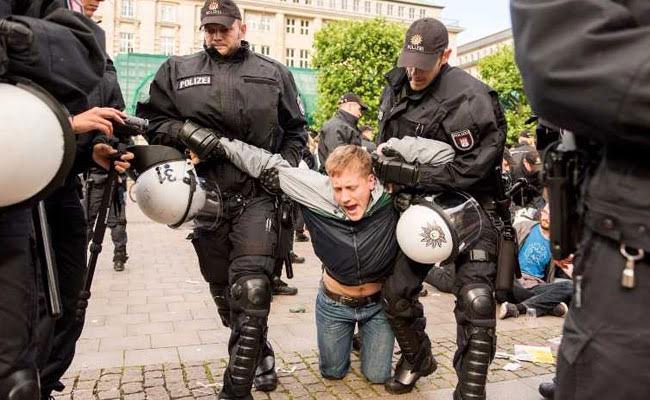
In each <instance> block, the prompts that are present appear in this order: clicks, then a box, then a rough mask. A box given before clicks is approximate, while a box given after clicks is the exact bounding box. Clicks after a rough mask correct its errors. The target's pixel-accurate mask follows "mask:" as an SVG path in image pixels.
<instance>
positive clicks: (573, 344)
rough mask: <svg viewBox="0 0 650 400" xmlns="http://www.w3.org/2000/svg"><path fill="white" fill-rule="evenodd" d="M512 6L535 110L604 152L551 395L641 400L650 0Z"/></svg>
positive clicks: (591, 192) (647, 387) (648, 372)
mask: <svg viewBox="0 0 650 400" xmlns="http://www.w3.org/2000/svg"><path fill="white" fill-rule="evenodd" d="M511 6H512V7H511V10H512V20H513V33H514V37H515V48H516V58H517V62H518V64H519V67H520V69H521V71H522V76H523V79H524V84H525V87H526V91H527V94H528V97H529V99H530V100H531V104H532V106H533V108H534V109H535V110H536V112H537V113H538V114H539V115H540V117H543V118H544V119H546V120H548V121H551V122H552V123H553V124H555V125H558V126H561V127H563V128H565V129H568V130H570V131H572V132H574V133H575V135H576V138H577V139H578V147H580V148H582V149H584V148H585V147H584V146H585V143H584V142H585V141H591V142H595V144H596V146H597V147H598V148H599V149H600V152H601V153H602V155H601V156H600V157H597V156H596V154H594V153H595V152H592V154H591V155H592V158H595V160H594V161H595V163H596V165H597V166H596V168H593V169H589V170H588V173H587V179H586V182H585V183H584V185H583V191H584V194H583V196H582V200H581V202H580V207H581V208H582V218H583V219H584V222H585V226H584V230H583V240H582V242H581V243H580V245H579V247H578V249H579V255H578V256H577V260H576V265H575V269H574V272H573V276H574V283H575V285H574V286H575V294H574V300H573V301H572V303H571V309H570V312H569V314H568V316H567V319H566V321H565V324H564V332H563V337H562V343H561V345H560V350H559V355H558V368H557V378H558V385H559V386H558V390H557V391H556V395H555V398H557V399H562V400H565V399H569V400H570V399H596V398H598V399H639V400H640V399H646V398H648V393H650V381H649V380H648V377H650V319H648V304H650V258H649V257H648V255H647V253H648V252H650V162H648V154H649V153H650V135H648V132H649V131H650V113H649V112H648V105H649V104H650V62H648V48H650V34H649V33H648V32H650V4H649V3H648V2H647V1H642V0H636V1H635V0H630V1H596V0H573V1H568V0H563V1H550V0H545V1H535V2H531V1H523V0H513V1H512V3H511ZM554 222H555V221H551V223H554ZM571 223H575V221H571ZM621 248H623V249H624V251H623V252H624V253H627V254H628V257H625V256H624V255H623V254H622V253H623V252H622V251H621ZM637 254H638V255H639V256H638V258H639V259H638V260H637V261H635V262H633V263H634V264H635V266H634V276H635V279H634V281H635V282H634V287H632V288H627V287H623V286H622V271H623V270H624V268H625V266H626V264H627V258H629V256H634V255H637Z"/></svg>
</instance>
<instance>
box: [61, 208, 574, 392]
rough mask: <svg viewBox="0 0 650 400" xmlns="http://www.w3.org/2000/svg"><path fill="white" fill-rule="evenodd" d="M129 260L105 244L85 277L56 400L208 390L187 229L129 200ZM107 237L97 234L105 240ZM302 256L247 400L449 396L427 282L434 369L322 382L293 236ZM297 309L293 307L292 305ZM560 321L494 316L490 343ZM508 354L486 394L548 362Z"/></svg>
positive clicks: (526, 335) (512, 385) (506, 345)
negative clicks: (76, 332) (392, 381)
mask: <svg viewBox="0 0 650 400" xmlns="http://www.w3.org/2000/svg"><path fill="white" fill-rule="evenodd" d="M127 210H128V216H129V225H128V226H127V230H128V234H129V246H128V252H129V256H130V259H129V261H128V263H127V265H126V270H125V271H124V272H115V271H113V270H112V268H111V264H110V262H111V258H112V257H111V256H112V255H111V254H110V252H111V251H112V247H111V245H110V244H109V243H105V246H104V252H103V253H102V255H101V257H100V262H99V265H98V270H97V273H96V275H95V281H94V283H93V289H92V292H93V294H92V298H91V300H90V306H89V308H88V314H87V317H86V326H85V329H84V332H83V335H82V338H81V339H80V341H79V343H78V346H77V354H76V356H75V360H74V362H73V364H72V366H71V368H70V370H69V371H68V373H67V374H66V376H65V377H64V380H65V382H64V383H65V385H66V389H65V391H64V392H62V393H60V394H57V397H56V398H57V399H75V400H78V399H123V400H135V399H199V398H215V394H216V393H217V392H218V389H219V385H220V382H221V380H222V376H223V369H224V367H225V363H226V357H227V347H226V343H227V341H228V330H227V329H226V328H224V327H223V326H221V323H220V321H219V320H218V317H217V313H216V309H215V306H214V303H213V302H212V300H211V298H210V295H209V291H208V289H207V285H206V284H205V283H204V282H203V280H202V278H201V275H200V272H199V268H198V264H197V260H196V256H195V254H194V251H193V249H192V246H191V244H190V243H189V242H188V241H186V240H185V236H186V235H187V233H188V232H187V231H173V230H171V229H169V228H166V227H164V226H160V225H156V224H153V223H151V222H149V221H147V220H146V219H145V217H143V216H142V215H141V214H140V213H139V211H138V209H137V207H135V205H134V204H129V206H128V207H127ZM108 237H109V235H107V238H108ZM296 252H297V253H298V254H300V255H303V256H305V257H306V259H307V261H306V263H305V264H302V265H295V266H294V270H295V273H296V278H295V279H294V280H292V281H289V283H290V284H291V285H294V286H297V287H298V289H299V294H298V295H297V296H292V297H276V298H275V299H274V301H273V304H272V309H271V315H270V318H269V339H270V341H271V343H272V345H273V347H274V348H275V351H276V356H277V367H278V368H279V376H280V384H279V386H278V389H277V390H276V391H274V392H272V393H269V394H266V393H262V392H255V393H254V397H255V399H319V400H326V399H341V400H342V399H357V398H367V399H379V398H381V399H383V398H393V397H394V398H400V399H450V398H451V388H453V386H454V385H455V382H456V376H455V373H454V371H453V368H452V366H451V360H452V358H453V352H454V350H455V334H456V325H455V323H454V317H453V313H452V310H453V306H454V300H453V296H451V295H448V294H445V293H439V292H437V291H436V290H435V289H433V288H431V287H428V290H429V295H428V296H426V297H423V298H422V302H423V304H424V307H425V311H426V316H427V321H428V325H427V332H428V333H429V335H430V337H431V339H432V343H433V349H434V352H435V353H436V358H437V360H438V363H439V367H438V370H437V371H436V372H435V373H434V374H433V375H431V376H429V377H426V378H423V379H422V380H420V381H419V383H418V385H417V386H416V390H415V391H414V392H413V393H411V394H409V395H402V396H389V395H388V394H387V393H386V392H385V391H384V389H383V386H381V385H370V384H368V383H367V382H366V381H365V380H364V379H363V377H362V375H361V373H360V368H359V360H358V358H357V357H356V355H353V356H352V368H351V371H350V373H349V374H348V375H347V376H346V377H345V379H343V380H341V381H327V380H324V379H322V378H321V377H320V374H319V373H318V354H317V352H316V348H317V346H316V327H315V323H314V314H313V311H314V306H313V304H314V301H315V298H316V293H317V289H318V283H319V276H320V264H319V263H318V260H317V259H316V257H315V256H314V254H313V250H312V248H311V245H310V244H309V243H298V244H296ZM296 306H302V307H304V309H305V312H304V313H292V312H290V309H291V308H294V307H296ZM562 321H563V320H562V319H561V318H555V317H543V318H538V319H536V320H533V321H530V320H525V319H524V318H519V319H508V320H504V321H499V323H498V327H497V334H498V336H499V338H498V351H503V352H508V353H513V351H514V349H513V345H514V344H515V343H520V344H530V345H544V346H549V345H550V343H549V339H551V338H555V337H557V336H559V335H560V333H561V326H562ZM508 362H509V360H506V359H496V360H495V361H494V362H493V364H492V367H491V371H490V375H489V381H490V385H489V386H488V398H489V399H517V400H522V399H539V398H540V397H539V395H536V387H537V384H538V383H539V382H541V381H543V380H548V379H550V377H551V376H552V375H550V374H552V373H553V372H554V365H550V364H533V363H526V362H524V363H522V366H521V368H520V369H518V370H516V371H505V370H503V366H504V365H505V364H507V363H508Z"/></svg>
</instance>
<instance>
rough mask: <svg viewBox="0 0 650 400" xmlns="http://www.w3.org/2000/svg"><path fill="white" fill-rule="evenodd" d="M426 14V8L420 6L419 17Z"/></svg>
mask: <svg viewBox="0 0 650 400" xmlns="http://www.w3.org/2000/svg"><path fill="white" fill-rule="evenodd" d="M426 16H427V10H426V8H420V18H424V17H426Z"/></svg>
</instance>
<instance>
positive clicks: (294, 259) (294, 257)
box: [289, 251, 305, 264]
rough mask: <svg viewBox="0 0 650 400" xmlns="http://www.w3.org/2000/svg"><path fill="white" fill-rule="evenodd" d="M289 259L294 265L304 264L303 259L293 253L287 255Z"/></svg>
mask: <svg viewBox="0 0 650 400" xmlns="http://www.w3.org/2000/svg"><path fill="white" fill-rule="evenodd" d="M289 257H291V262H292V263H294V264H302V263H304V262H305V257H301V256H299V255H298V254H296V253H294V252H293V251H292V252H291V253H289Z"/></svg>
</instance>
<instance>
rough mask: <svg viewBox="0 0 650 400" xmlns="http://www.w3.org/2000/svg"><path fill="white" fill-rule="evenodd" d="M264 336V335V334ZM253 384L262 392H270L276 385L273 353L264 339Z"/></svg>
mask: <svg viewBox="0 0 650 400" xmlns="http://www.w3.org/2000/svg"><path fill="white" fill-rule="evenodd" d="M264 336H265V337H266V334H264ZM253 386H255V389H257V390H259V391H262V392H272V391H274V390H275V389H276V388H277V387H278V374H277V373H276V372H275V354H274V353H273V348H272V347H271V343H269V341H268V340H265V341H264V343H263V344H262V351H261V354H260V359H259V361H258V362H257V369H256V370H255V379H254V380H253Z"/></svg>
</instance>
